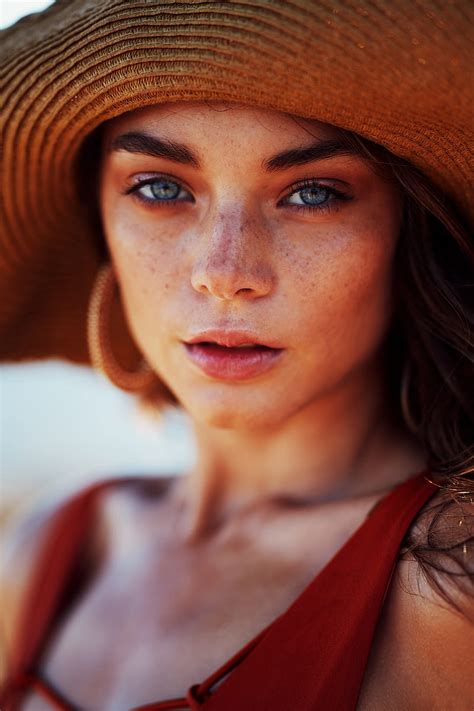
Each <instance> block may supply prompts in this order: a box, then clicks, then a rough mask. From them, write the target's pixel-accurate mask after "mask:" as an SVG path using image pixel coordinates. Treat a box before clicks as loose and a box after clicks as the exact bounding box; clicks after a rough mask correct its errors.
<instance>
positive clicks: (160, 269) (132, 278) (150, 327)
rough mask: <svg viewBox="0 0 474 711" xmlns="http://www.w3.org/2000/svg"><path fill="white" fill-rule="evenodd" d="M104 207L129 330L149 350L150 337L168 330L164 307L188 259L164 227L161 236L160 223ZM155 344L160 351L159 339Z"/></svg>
mask: <svg viewBox="0 0 474 711" xmlns="http://www.w3.org/2000/svg"><path fill="white" fill-rule="evenodd" d="M104 208H105V209H104V210H103V225H104V230H105V236H106V241H107V244H108V248H109V252H110V256H111V260H112V262H113V264H114V268H115V272H116V274H117V277H118V281H119V282H120V295H121V301H122V304H123V307H124V311H125V313H126V316H127V322H128V324H129V329H130V332H131V334H132V336H133V337H134V340H135V341H136V343H137V345H139V346H140V347H141V348H142V349H143V350H144V351H147V350H148V348H147V346H148V347H149V346H150V337H149V335H147V334H158V333H159V332H160V331H162V330H163V329H164V328H165V323H164V319H163V314H164V313H166V309H164V304H165V303H166V301H167V300H168V299H169V295H170V293H171V292H172V291H176V288H177V285H179V284H180V283H182V282H183V279H182V275H181V274H180V270H181V269H182V265H183V263H184V260H183V259H182V257H180V254H179V250H180V247H179V245H178V243H177V242H176V240H173V239H172V236H171V235H166V234H163V231H162V229H163V228H162V226H161V232H160V234H157V233H156V224H157V221H156V220H150V219H143V218H139V217H138V216H137V215H136V213H135V214H134V213H133V211H130V210H120V209H117V208H114V209H113V210H111V209H108V210H107V206H106V205H104ZM132 314H133V319H132ZM152 341H153V342H154V346H153V347H154V348H156V346H157V343H158V342H159V339H157V338H153V339H152Z"/></svg>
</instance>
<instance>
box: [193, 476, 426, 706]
mask: <svg viewBox="0 0 474 711" xmlns="http://www.w3.org/2000/svg"><path fill="white" fill-rule="evenodd" d="M425 475H426V473H423V472H422V473H420V474H418V475H417V476H415V477H412V478H411V479H409V480H407V481H405V482H403V483H402V484H401V485H399V486H398V487H396V488H395V489H394V490H393V491H392V492H390V494H388V495H387V496H386V497H385V499H383V500H382V501H381V502H380V503H379V505H378V506H376V507H375V509H374V511H373V512H372V514H371V515H370V516H369V517H368V518H366V519H365V521H364V522H363V524H362V525H361V526H360V527H359V528H358V529H357V530H356V532H355V533H354V534H353V535H352V536H351V538H350V539H349V540H348V541H347V542H346V543H345V545H344V546H343V547H342V548H341V549H340V550H339V552H338V553H337V554H336V556H335V557H334V558H333V559H332V560H330V561H329V563H328V564H327V565H326V566H325V568H323V570H322V571H321V572H320V573H319V574H318V575H317V576H316V578H315V579H313V581H312V582H311V583H310V584H309V585H308V586H307V588H306V589H305V590H304V591H303V593H302V594H301V595H300V596H299V597H298V598H297V600H296V601H295V602H294V603H293V604H292V605H291V606H290V607H289V608H288V610H287V611H286V612H285V613H284V614H283V615H281V616H280V617H278V618H277V619H276V620H275V621H274V622H273V623H272V624H271V625H270V626H269V627H268V628H267V629H266V630H265V634H264V635H263V636H262V638H261V640H260V642H259V644H258V645H257V646H255V647H254V649H253V650H252V652H251V653H250V654H248V656H247V657H246V658H245V659H243V660H242V661H241V663H240V664H238V666H236V665H235V664H234V666H236V668H235V669H234V671H233V673H232V674H230V676H228V677H227V678H226V679H224V681H223V682H222V684H221V685H220V686H219V688H218V689H217V691H216V693H215V694H213V695H211V696H210V697H209V699H208V700H207V702H206V704H205V708H206V711H214V709H215V710H216V711H223V710H224V709H225V711H241V710H242V709H247V708H249V709H250V708H256V707H257V706H258V709H259V711H291V710H292V709H298V711H314V709H333V711H353V710H355V709H356V706H357V699H358V696H359V693H360V687H361V684H362V681H363V676H364V672H365V668H366V664H367V659H368V656H369V652H370V647H371V645H372V640H373V636H374V633H375V628H376V625H377V622H378V619H379V617H380V613H381V609H382V605H383V601H384V599H385V595H386V593H387V590H388V586H389V583H390V580H391V577H392V575H393V571H394V569H395V566H396V562H397V560H398V557H399V550H400V545H401V542H402V540H403V538H404V536H405V534H406V531H407V529H408V527H409V525H410V523H411V522H412V520H413V519H414V518H415V517H416V515H417V513H418V511H419V510H420V508H421V507H422V506H423V505H424V503H425V502H426V501H427V500H428V499H429V498H430V497H431V496H432V495H433V494H434V493H435V492H436V491H438V487H437V486H436V485H435V484H434V483H431V482H430V481H429V480H427V479H425ZM244 649H245V648H244ZM242 651H243V650H242ZM239 654H240V653H239ZM239 654H238V655H236V657H235V658H234V660H236V659H237V658H238V656H239ZM226 666H227V665H224V667H223V668H222V672H225V667H226ZM201 686H203V687H207V684H206V682H205V683H204V684H203V685H201Z"/></svg>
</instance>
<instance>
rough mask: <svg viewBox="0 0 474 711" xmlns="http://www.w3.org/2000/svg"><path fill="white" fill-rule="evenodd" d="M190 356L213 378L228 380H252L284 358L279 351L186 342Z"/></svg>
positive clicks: (281, 350) (194, 362) (281, 351)
mask: <svg viewBox="0 0 474 711" xmlns="http://www.w3.org/2000/svg"><path fill="white" fill-rule="evenodd" d="M183 345H184V347H185V349H186V353H187V356H188V357H189V359H190V360H191V361H192V363H193V364H194V365H196V366H197V367H198V368H199V369H200V370H201V371H203V372H204V373H205V374H206V375H208V376H209V377H211V378H216V379H218V380H227V381H239V380H248V379H249V378H255V377H256V376H258V375H262V374H263V373H266V372H267V371H268V370H270V369H271V368H273V366H274V365H276V364H277V362H278V361H279V360H280V358H281V357H282V355H283V353H284V350H283V349H275V348H262V347H261V346H260V347H258V348H255V349H250V348H248V349H247V348H241V349H239V348H232V347H229V346H220V345H218V344H216V343H208V344H207V345H206V344H203V343H184V344H183Z"/></svg>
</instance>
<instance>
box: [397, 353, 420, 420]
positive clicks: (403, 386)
mask: <svg viewBox="0 0 474 711" xmlns="http://www.w3.org/2000/svg"><path fill="white" fill-rule="evenodd" d="M411 374H412V366H411V365H410V363H409V361H406V362H405V365H404V366H403V373H402V377H401V381H400V405H401V408H402V414H403V419H404V420H405V424H406V425H407V427H408V429H409V430H410V431H411V432H413V433H414V434H417V433H418V425H417V424H416V422H415V418H414V417H413V415H412V413H411V412H410V393H409V391H410V377H411Z"/></svg>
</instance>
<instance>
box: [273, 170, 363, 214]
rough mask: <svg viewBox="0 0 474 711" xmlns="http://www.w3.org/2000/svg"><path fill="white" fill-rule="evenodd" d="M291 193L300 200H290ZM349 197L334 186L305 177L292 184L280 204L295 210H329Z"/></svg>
mask: <svg viewBox="0 0 474 711" xmlns="http://www.w3.org/2000/svg"><path fill="white" fill-rule="evenodd" d="M293 195H296V196H297V197H299V199H300V200H301V202H300V203H295V202H290V198H291V197H292V196H293ZM351 199H352V197H351V196H350V195H348V194H346V193H343V192H341V191H340V190H336V188H333V187H331V186H329V185H325V184H323V183H318V182H317V181H315V180H310V179H308V178H305V179H304V180H303V181H302V182H300V183H298V184H296V185H293V186H292V190H291V192H290V193H289V195H288V196H287V197H286V198H285V199H284V200H283V203H282V204H283V205H285V206H289V207H290V208H293V209H296V210H303V211H305V210H309V211H310V212H329V211H330V210H333V209H338V207H340V202H342V201H344V200H351Z"/></svg>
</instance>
